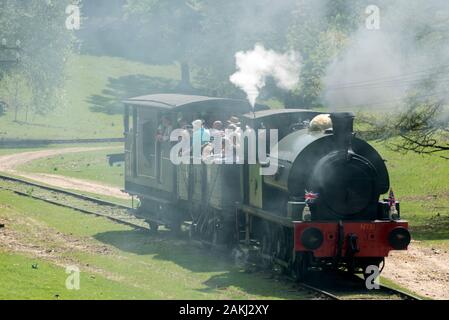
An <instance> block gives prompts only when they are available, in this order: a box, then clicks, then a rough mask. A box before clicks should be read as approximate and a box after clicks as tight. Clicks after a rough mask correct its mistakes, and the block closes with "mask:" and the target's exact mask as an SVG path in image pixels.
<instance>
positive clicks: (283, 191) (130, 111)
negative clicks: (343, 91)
mask: <svg viewBox="0 0 449 320" xmlns="http://www.w3.org/2000/svg"><path fill="white" fill-rule="evenodd" d="M124 104H125V113H124V127H125V190H126V192H128V193H129V194H131V195H133V196H137V197H138V198H139V200H140V205H139V207H138V208H137V209H136V210H135V215H136V216H138V217H140V218H143V219H145V220H146V221H147V222H148V223H149V225H150V228H151V230H153V231H156V230H157V229H158V227H159V226H160V225H164V226H166V227H167V228H169V229H170V230H172V231H173V232H175V233H177V232H180V230H181V229H182V226H186V225H187V226H188V230H189V235H190V237H191V238H192V239H193V240H199V241H201V242H202V243H204V244H206V245H207V246H214V247H218V248H222V247H224V248H233V249H234V252H236V253H237V254H236V257H240V258H241V257H244V259H245V261H247V262H248V261H250V262H252V263H255V264H262V265H264V266H277V267H279V268H280V269H281V270H284V271H285V272H291V273H293V274H294V275H295V276H296V277H297V278H298V279H303V278H304V277H306V275H307V272H309V271H310V270H312V269H320V270H323V269H330V268H333V269H335V268H345V269H347V270H349V271H351V272H360V271H361V272H363V271H364V270H365V269H366V267H367V266H369V265H375V266H379V267H380V266H381V265H382V264H383V261H384V257H386V256H387V255H388V253H389V252H390V251H391V250H406V249H407V246H408V244H409V243H410V239H411V237H410V233H409V232H408V223H407V222H406V221H404V220H401V219H400V206H399V203H398V202H397V201H395V200H394V199H392V197H391V196H390V198H389V199H380V198H381V195H383V194H385V193H387V192H388V190H389V188H390V186H389V176H388V172H387V169H386V166H385V164H384V160H383V159H382V158H381V157H380V155H379V154H378V153H377V152H376V150H375V149H374V148H373V147H371V146H370V145H369V144H368V143H367V142H365V141H363V140H361V139H358V138H357V137H355V134H354V132H353V120H354V115H353V114H351V113H333V114H331V115H330V119H331V127H330V128H327V129H325V130H317V131H314V130H311V128H310V125H309V123H310V122H311V121H313V119H314V118H315V117H317V116H319V115H321V114H322V113H320V112H315V111H311V110H303V109H279V110H269V109H267V108H266V107H264V106H256V108H255V109H254V110H253V111H251V109H250V106H249V105H248V102H246V101H243V100H234V99H222V98H213V97H203V96H188V95H176V94H157V95H148V96H141V97H136V98H131V99H128V100H126V101H124ZM231 116H234V117H235V116H236V117H238V118H239V120H240V124H239V125H240V126H241V127H242V128H253V129H258V128H265V129H277V132H278V142H277V143H276V145H268V146H266V150H265V151H266V152H267V153H268V155H267V159H268V161H266V160H267V159H265V160H264V161H261V160H260V159H257V161H256V162H255V163H250V162H249V161H247V160H246V161H243V162H241V163H233V164H220V163H211V164H205V163H204V162H203V163H201V164H194V161H191V162H189V163H181V164H179V165H175V164H174V163H173V161H171V159H170V152H171V150H172V148H173V145H174V143H175V142H173V141H170V140H163V139H162V140H161V139H157V138H156V137H157V133H158V130H160V123H161V121H162V119H163V118H164V119H169V122H170V123H171V125H172V126H173V128H176V126H177V123H178V122H179V121H180V119H182V121H183V122H184V123H191V122H192V121H194V120H195V119H205V120H206V121H211V120H222V121H223V122H224V121H225V120H226V119H229V118H230V117H231ZM274 146H275V147H276V148H277V152H276V153H273V152H270V151H272V150H273V147H274ZM257 148H261V146H257ZM246 151H247V150H246ZM190 156H192V155H190ZM267 163H276V167H275V170H274V173H273V174H271V175H261V174H260V170H261V169H263V168H264V167H266V166H267Z"/></svg>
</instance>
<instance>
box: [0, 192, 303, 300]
mask: <svg viewBox="0 0 449 320" xmlns="http://www.w3.org/2000/svg"><path fill="white" fill-rule="evenodd" d="M0 206H1V210H0V221H2V222H3V223H5V224H6V229H3V231H1V232H5V231H6V232H7V234H8V235H9V236H8V237H7V238H6V241H2V243H0V277H1V279H2V285H1V286H0V299H3V298H13V299H17V298H25V299H55V298H56V296H59V298H60V299H98V298H102V299H133V298H142V299H262V298H263V299H301V298H310V296H307V294H306V293H304V292H299V291H298V290H294V289H293V290H292V288H291V284H289V283H284V282H282V281H281V282H279V281H275V280H274V279H268V278H265V277H263V276H261V275H260V274H251V273H246V272H243V271H241V270H239V269H238V268H236V267H235V266H234V265H233V264H232V263H231V262H230V260H231V259H229V257H228V256H227V255H223V256H221V255H218V254H217V253H208V252H207V251H205V250H202V249H199V248H197V247H194V246H191V245H190V244H188V242H187V241H184V240H179V239H178V240H175V239H172V238H170V237H168V236H167V233H164V232H162V233H161V234H160V235H158V236H151V235H150V234H148V232H146V231H136V230H133V229H132V228H130V227H128V226H123V225H119V224H116V223H113V222H111V221H109V220H107V219H104V218H99V217H94V216H89V215H84V214H81V213H78V212H75V211H73V210H70V209H64V208H60V207H56V206H53V205H50V204H46V203H43V202H41V201H37V200H33V199H28V198H23V197H19V196H17V195H14V194H12V193H10V192H7V191H0ZM10 238H13V239H14V242H11V241H10V242H8V240H7V239H10ZM6 243H10V246H8V249H6V248H5V244H6ZM33 265H35V266H36V265H37V268H33V267H32V266H33ZM73 265H74V266H77V267H79V268H80V270H81V280H80V290H79V291H71V290H67V289H66V288H65V280H66V277H67V275H66V274H65V267H67V266H73Z"/></svg>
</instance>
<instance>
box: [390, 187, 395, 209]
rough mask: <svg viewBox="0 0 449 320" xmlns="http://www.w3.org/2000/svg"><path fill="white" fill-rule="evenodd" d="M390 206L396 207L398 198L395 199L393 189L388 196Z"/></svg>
mask: <svg viewBox="0 0 449 320" xmlns="http://www.w3.org/2000/svg"><path fill="white" fill-rule="evenodd" d="M388 205H389V206H390V208H391V207H393V206H396V198H395V197H394V192H393V189H390V193H389V194H388Z"/></svg>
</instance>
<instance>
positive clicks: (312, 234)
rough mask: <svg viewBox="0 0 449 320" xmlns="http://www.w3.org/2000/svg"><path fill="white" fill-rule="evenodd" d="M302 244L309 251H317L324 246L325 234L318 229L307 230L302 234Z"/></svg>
mask: <svg viewBox="0 0 449 320" xmlns="http://www.w3.org/2000/svg"><path fill="white" fill-rule="evenodd" d="M301 243H302V245H303V246H304V248H306V249H307V250H316V249H318V248H319V247H321V245H322V244H323V233H322V232H321V230H320V229H317V228H312V227H311V228H307V229H305V230H304V231H303V232H302V235H301Z"/></svg>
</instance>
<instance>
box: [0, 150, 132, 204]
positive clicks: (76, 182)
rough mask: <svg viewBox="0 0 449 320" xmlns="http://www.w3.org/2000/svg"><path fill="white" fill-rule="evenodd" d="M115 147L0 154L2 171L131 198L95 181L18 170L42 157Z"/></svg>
mask: <svg viewBox="0 0 449 320" xmlns="http://www.w3.org/2000/svg"><path fill="white" fill-rule="evenodd" d="M114 148H116V147H75V148H60V149H47V150H40V151H30V152H21V153H16V154H11V155H6V156H0V172H4V173H9V174H12V175H15V176H19V177H23V178H27V179H30V180H34V181H38V182H41V183H45V184H47V185H51V186H54V187H58V188H64V189H71V190H77V191H84V192H90V193H96V194H100V195H105V196H112V197H116V198H121V199H129V198H130V197H129V195H128V194H126V193H124V192H122V191H121V190H120V188H117V187H112V186H108V185H105V184H101V183H98V182H95V181H88V180H83V179H77V178H71V177H65V176H61V175H56V174H46V173H29V172H22V171H19V170H17V167H18V166H20V165H23V164H25V163H27V162H30V161H34V160H37V159H41V158H46V157H53V156H57V155H62V154H67V153H78V152H90V151H97V150H107V149H114Z"/></svg>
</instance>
